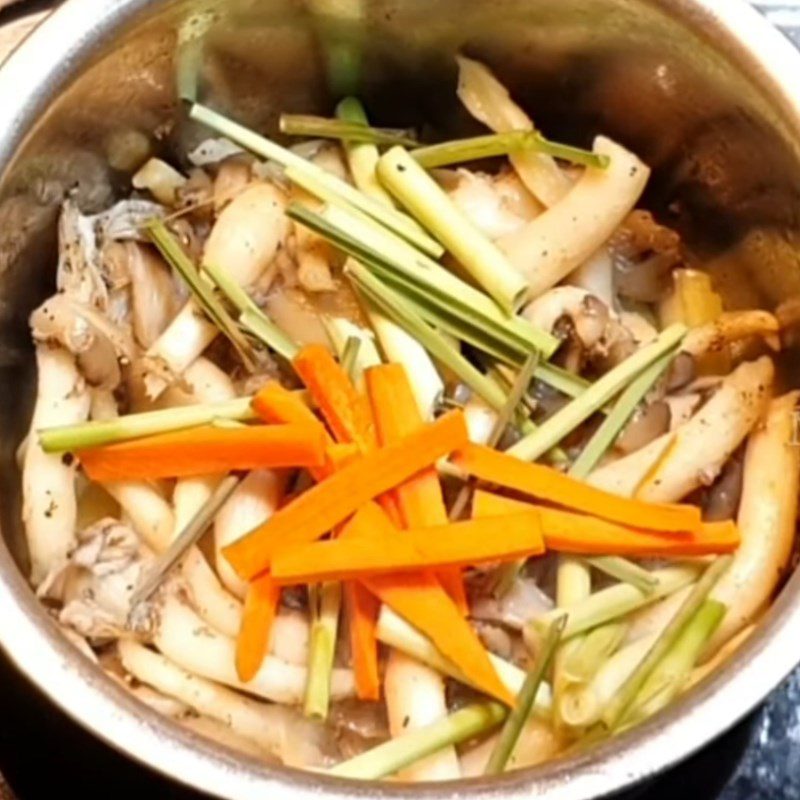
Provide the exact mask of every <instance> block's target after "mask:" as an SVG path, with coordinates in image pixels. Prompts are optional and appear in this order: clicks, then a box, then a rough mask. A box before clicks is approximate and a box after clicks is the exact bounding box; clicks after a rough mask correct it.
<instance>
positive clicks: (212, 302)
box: [146, 220, 258, 371]
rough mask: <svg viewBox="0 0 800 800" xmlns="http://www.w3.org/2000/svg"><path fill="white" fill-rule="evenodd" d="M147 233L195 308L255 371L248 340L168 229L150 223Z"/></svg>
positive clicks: (159, 223)
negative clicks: (173, 271) (204, 315)
mask: <svg viewBox="0 0 800 800" xmlns="http://www.w3.org/2000/svg"><path fill="white" fill-rule="evenodd" d="M146 230H147V234H148V236H149V237H150V239H151V241H152V242H153V244H154V245H155V246H156V248H157V249H158V251H159V252H160V253H161V255H162V256H163V257H164V260H165V261H166V262H167V263H168V264H169V265H170V266H171V267H172V268H173V269H174V270H175V271H176V272H177V273H178V274H179V275H180V276H181V278H183V281H184V283H185V284H186V285H187V286H188V287H189V290H190V291H191V293H192V297H194V299H195V301H196V302H197V304H198V306H200V308H202V309H203V311H204V312H205V313H206V315H207V316H208V318H209V319H210V320H211V321H212V322H213V323H214V324H215V325H216V326H217V328H218V329H219V331H220V333H222V334H224V335H225V336H226V337H227V339H228V340H229V341H230V343H231V344H232V345H233V346H234V348H235V349H236V352H237V353H238V354H239V356H240V357H241V359H242V361H243V362H244V364H245V366H246V367H247V368H248V369H249V370H251V371H253V370H255V368H256V366H257V364H258V359H257V358H256V356H255V354H254V353H253V347H252V345H251V343H250V342H249V341H248V339H247V337H246V336H245V335H244V334H243V333H242V331H241V330H240V329H239V326H238V325H237V324H236V321H235V320H234V319H233V317H231V315H230V314H229V313H228V311H227V309H226V308H225V306H224V305H223V304H222V303H221V302H220V300H219V298H218V297H217V296H216V295H215V294H214V289H213V288H212V287H211V285H210V284H209V283H207V282H206V281H205V280H204V279H203V277H202V276H201V275H200V273H199V272H198V271H197V269H196V267H195V265H194V264H193V263H192V260H191V259H190V258H189V257H188V256H187V255H186V253H185V252H184V250H183V248H182V247H181V246H180V244H179V243H178V241H177V240H176V239H175V237H174V236H173V235H172V234H171V233H170V232H169V231H168V230H167V226H166V225H164V223H163V222H162V221H161V220H153V221H152V222H150V223H149V224H148V225H147V229H146Z"/></svg>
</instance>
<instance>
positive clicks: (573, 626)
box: [530, 565, 698, 639]
mask: <svg viewBox="0 0 800 800" xmlns="http://www.w3.org/2000/svg"><path fill="white" fill-rule="evenodd" d="M697 573H698V568H697V567H696V566H694V565H691V566H689V565H686V566H679V567H666V568H665V569H658V570H655V571H654V572H653V575H654V576H655V577H656V578H658V586H656V588H655V589H654V590H653V591H652V592H650V593H649V594H648V593H646V592H643V591H642V590H641V589H637V588H636V587H635V586H631V585H629V584H627V583H618V584H616V585H615V586H610V587H609V588H608V589H601V590H600V591H599V592H595V593H594V594H592V595H591V596H590V597H587V598H586V600H583V601H581V602H579V603H575V604H574V605H570V606H568V607H566V608H561V609H554V610H553V611H547V612H545V613H544V614H541V615H540V616H539V617H537V618H536V619H535V620H533V621H532V623H530V624H531V625H532V626H533V630H532V631H531V632H533V633H536V632H538V633H539V634H542V635H543V634H544V632H545V631H546V630H547V628H548V627H549V625H550V623H551V622H552V621H553V620H554V619H555V618H556V617H557V616H558V615H559V614H560V613H562V612H565V613H567V614H568V615H569V619H568V620H567V627H566V629H565V630H564V638H565V639H569V638H571V637H572V636H576V635H577V634H579V633H583V632H584V631H587V630H591V629H592V628H595V627H597V626H598V625H602V624H603V623H606V622H610V621H611V620H615V619H618V618H619V617H623V616H625V615H626V614H629V613H630V612H631V611H635V610H636V609H637V608H643V607H644V606H647V605H650V604H651V603H655V602H656V601H657V600H660V599H661V598H662V597H667V596H668V595H671V594H673V593H674V592H677V591H679V590H680V589H682V588H683V587H684V586H688V585H689V584H690V583H692V582H694V581H695V580H696V578H697Z"/></svg>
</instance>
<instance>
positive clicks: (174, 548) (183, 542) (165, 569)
mask: <svg viewBox="0 0 800 800" xmlns="http://www.w3.org/2000/svg"><path fill="white" fill-rule="evenodd" d="M241 482H242V476H241V475H236V474H233V475H228V476H226V477H225V478H223V479H222V480H221V481H220V483H219V485H218V486H217V488H216V489H214V491H213V492H212V494H211V496H210V497H209V498H208V500H206V502H205V503H203V505H202V506H201V507H200V508H199V509H198V510H197V513H196V514H195V515H194V516H193V517H192V518H191V519H190V520H189V522H188V524H187V525H186V527H185V528H184V529H183V530H182V531H181V532H180V533H179V534H178V536H177V537H176V538H175V539H174V540H173V542H172V544H171V545H170V546H169V548H168V549H167V550H166V551H165V552H163V553H162V554H161V555H160V556H158V557H157V558H156V560H155V561H154V562H153V564H152V565H151V566H150V568H149V569H148V570H147V572H146V573H145V574H144V576H143V577H142V579H141V580H140V582H139V584H138V585H137V587H136V589H135V590H134V591H133V594H132V595H131V609H134V608H135V607H136V606H137V605H139V604H140V603H143V602H145V601H147V600H149V599H150V598H151V597H152V595H153V593H154V592H155V591H156V590H157V589H158V587H159V586H161V584H162V583H163V582H164V579H165V578H166V577H167V575H168V574H169V573H170V572H171V571H172V569H173V568H174V567H175V565H176V564H177V563H178V562H179V561H180V560H181V559H182V558H183V556H184V555H186V553H187V551H188V550H189V548H190V547H192V546H193V545H195V544H197V542H198V541H199V540H200V537H201V536H202V535H203V534H204V533H205V532H206V531H207V530H208V528H209V527H210V525H211V523H212V522H213V521H214V517H216V516H217V512H218V511H219V510H220V509H221V508H222V506H224V505H225V503H226V502H227V501H228V498H229V497H230V496H231V495H232V494H233V493H234V492H235V491H236V488H237V487H238V486H239V484H240V483H241Z"/></svg>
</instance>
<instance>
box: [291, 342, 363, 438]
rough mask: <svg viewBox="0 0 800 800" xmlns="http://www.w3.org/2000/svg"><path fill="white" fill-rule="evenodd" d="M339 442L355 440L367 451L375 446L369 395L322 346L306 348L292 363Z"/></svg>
mask: <svg viewBox="0 0 800 800" xmlns="http://www.w3.org/2000/svg"><path fill="white" fill-rule="evenodd" d="M292 363H293V365H294V368H295V371H296V372H297V374H298V375H299V376H300V378H301V379H302V381H303V383H304V384H305V385H306V388H307V389H308V391H309V392H310V393H311V396H312V397H313V398H314V401H315V402H316V404H317V406H318V407H319V410H320V412H321V414H322V416H323V418H324V419H325V421H326V422H327V423H328V427H329V428H330V429H331V432H332V433H333V435H334V438H335V439H336V441H337V442H353V443H354V444H357V445H358V446H359V447H360V448H361V449H362V450H363V451H364V452H367V451H369V450H371V449H372V448H373V447H374V446H375V429H374V426H373V422H372V415H371V414H370V410H369V404H368V402H367V399H366V397H364V396H363V395H362V394H361V393H360V392H358V391H357V390H356V388H355V386H353V383H352V381H351V380H350V378H349V377H348V376H347V373H346V372H345V371H344V370H343V369H342V367H341V365H340V364H339V363H338V362H337V361H336V360H335V359H334V357H333V356H332V355H331V354H330V352H329V351H328V350H327V349H326V348H324V347H323V346H322V345H318V344H312V345H307V346H306V347H304V348H303V349H302V350H301V351H300V352H299V353H298V354H297V355H296V356H295V357H294V361H293V362H292Z"/></svg>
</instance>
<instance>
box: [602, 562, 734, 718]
mask: <svg viewBox="0 0 800 800" xmlns="http://www.w3.org/2000/svg"><path fill="white" fill-rule="evenodd" d="M732 561H733V556H721V557H719V558H717V559H716V560H715V561H714V563H713V564H711V566H710V567H708V569H706V571H705V572H704V573H703V575H702V576H701V577H700V580H698V581H697V583H696V584H695V586H694V588H693V589H692V591H691V593H690V594H689V596H688V597H687V598H686V600H684V601H683V604H682V605H681V607H680V608H679V609H678V611H677V613H676V614H675V616H674V617H673V618H672V619H671V620H670V622H669V624H668V625H667V627H666V628H664V630H663V631H662V633H661V635H660V636H659V637H658V639H656V641H655V643H654V644H653V646H652V647H651V648H650V650H649V651H648V652H647V655H646V656H645V657H644V658H643V659H642V661H641V662H640V663H639V664H638V665H637V667H636V669H635V670H634V671H633V673H632V674H631V675H629V676H628V679H627V680H626V681H625V683H623V685H622V686H621V687H620V689H619V691H618V692H617V694H616V695H615V696H614V697H613V698H612V699H611V701H610V702H609V703H608V705H607V706H606V708H605V710H604V711H603V717H602V719H603V723H604V724H605V725H606V727H608V728H611V729H614V728H616V727H617V726H618V725H619V724H620V723H621V722H622V721H623V718H624V716H625V714H626V712H627V711H628V709H629V707H630V705H631V703H632V702H633V701H634V700H635V698H636V696H637V694H638V693H639V691H640V689H641V688H642V687H643V686H644V684H645V682H646V681H647V679H648V678H649V677H650V675H651V674H652V673H653V671H654V670H655V669H656V667H657V666H658V664H659V662H660V661H661V660H662V659H663V658H664V657H665V656H666V655H667V654H668V653H669V651H670V650H671V649H672V647H673V646H674V644H675V643H676V642H677V641H678V638H679V637H680V635H681V632H682V631H683V630H684V628H685V627H686V625H687V624H688V623H689V621H690V620H691V619H692V617H693V616H694V615H695V614H696V613H697V611H698V610H699V608H700V606H702V605H703V603H704V602H705V600H706V599H707V598H708V595H709V594H710V593H711V590H712V589H713V588H714V586H716V584H717V582H718V581H719V579H720V578H721V577H722V575H723V574H724V573H725V572H726V571H727V569H728V567H730V565H731V562H732Z"/></svg>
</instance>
